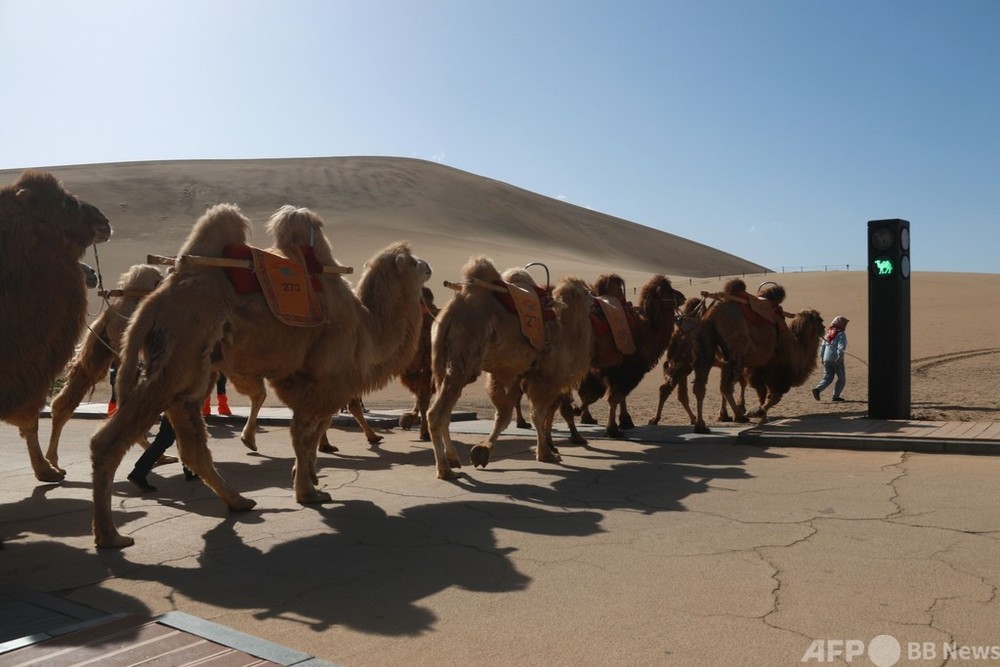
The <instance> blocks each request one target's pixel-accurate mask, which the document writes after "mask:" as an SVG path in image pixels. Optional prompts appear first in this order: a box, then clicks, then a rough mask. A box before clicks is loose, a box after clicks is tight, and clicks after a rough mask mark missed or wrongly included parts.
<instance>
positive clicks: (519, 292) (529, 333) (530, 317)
mask: <svg viewBox="0 0 1000 667" xmlns="http://www.w3.org/2000/svg"><path fill="white" fill-rule="evenodd" d="M506 287H507V293H508V294H510V298H511V299H512V300H513V301H514V308H515V309H516V310H517V316H518V319H520V320H521V333H522V334H524V337H525V338H527V339H528V341H530V342H531V346H532V347H534V348H535V349H536V350H540V349H542V348H543V347H545V321H544V319H543V317H542V302H541V300H540V299H539V298H538V293H537V292H535V291H534V290H527V289H524V288H523V287H519V286H517V285H514V284H513V283H507V284H506Z"/></svg>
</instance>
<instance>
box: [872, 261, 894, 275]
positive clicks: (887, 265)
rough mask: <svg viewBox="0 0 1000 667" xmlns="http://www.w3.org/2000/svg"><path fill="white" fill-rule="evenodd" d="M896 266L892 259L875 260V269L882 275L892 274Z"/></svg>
mask: <svg viewBox="0 0 1000 667" xmlns="http://www.w3.org/2000/svg"><path fill="white" fill-rule="evenodd" d="M895 268H896V267H895V266H893V264H892V260H891V259H876V260H875V270H876V272H877V273H878V275H880V276H891V275H892V272H893V271H894V270H895Z"/></svg>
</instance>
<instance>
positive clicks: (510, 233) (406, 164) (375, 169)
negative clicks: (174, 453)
mask: <svg viewBox="0 0 1000 667" xmlns="http://www.w3.org/2000/svg"><path fill="white" fill-rule="evenodd" d="M51 171H52V172H53V173H55V174H56V175H57V176H58V177H59V178H60V179H61V180H62V181H63V183H64V184H65V186H66V187H67V188H68V189H69V190H70V191H72V192H74V193H76V194H78V195H79V196H81V197H83V198H84V199H86V200H88V201H90V202H91V203H93V204H95V205H97V206H98V207H100V208H101V209H102V210H103V211H104V212H105V214H106V215H107V216H108V217H109V218H110V219H111V222H112V225H113V226H114V229H115V235H114V237H113V238H112V240H111V241H110V242H109V243H106V244H104V245H102V246H100V247H99V249H98V252H99V253H100V254H99V258H98V259H99V262H100V267H101V270H102V273H103V277H104V282H105V285H106V286H108V287H113V286H114V283H115V282H116V280H117V278H118V275H119V274H120V273H121V272H123V271H124V270H125V269H127V268H128V267H129V266H130V265H131V264H134V263H138V262H142V261H144V260H145V257H146V255H147V254H162V255H173V254H175V253H176V251H177V249H178V247H179V246H180V244H181V242H182V241H183V240H184V238H185V237H186V235H187V233H188V232H189V231H190V229H191V226H192V224H193V222H194V221H195V220H196V219H197V218H198V216H200V215H201V214H202V213H203V212H204V210H205V209H206V208H207V207H209V206H212V205H214V204H217V203H220V202H229V203H235V204H238V205H239V206H240V207H241V208H242V209H243V210H244V212H246V213H247V215H248V216H249V217H250V218H251V219H252V220H253V221H254V223H255V226H256V230H257V231H256V237H255V243H256V244H257V245H261V246H266V245H268V239H266V238H265V236H264V233H263V222H264V221H265V220H266V219H267V217H268V216H269V215H270V214H271V213H272V212H273V211H274V210H275V209H276V208H277V207H279V206H281V205H283V204H286V203H292V204H295V205H299V206H308V207H310V208H313V209H314V210H316V211H317V212H318V213H319V214H320V215H321V216H322V217H323V218H324V220H325V221H326V223H327V230H326V231H327V235H328V236H329V237H330V240H331V242H332V244H333V247H334V249H335V253H336V255H337V257H338V259H339V260H340V261H342V262H343V263H346V264H349V265H353V266H355V267H357V268H358V269H360V267H361V266H362V265H363V263H364V261H365V260H366V259H367V258H368V257H370V256H371V255H372V254H373V253H374V252H375V251H376V250H377V249H379V248H381V247H383V246H384V245H386V244H388V243H390V242H393V241H397V240H401V239H407V240H409V241H410V242H411V243H412V245H413V247H414V250H415V252H416V253H417V254H418V255H420V256H422V257H424V258H425V259H427V260H428V261H429V262H430V263H431V265H432V266H433V268H434V272H435V275H434V278H433V279H432V282H431V286H432V287H433V288H434V290H435V293H436V294H437V299H438V301H439V303H442V302H443V301H445V300H446V299H447V298H449V296H450V294H449V291H448V290H446V289H445V288H443V287H441V281H442V280H445V279H451V280H454V279H457V278H458V277H459V276H460V269H461V266H462V265H463V264H464V263H465V261H466V260H467V259H468V258H469V257H470V256H472V255H476V254H486V255H487V256H489V257H491V258H492V259H493V260H494V262H495V263H496V264H497V265H498V267H500V268H507V267H511V266H523V265H525V264H527V263H529V262H533V261H541V262H544V263H545V264H546V265H547V266H548V268H549V270H550V272H551V275H552V278H553V279H555V278H556V277H558V276H561V275H563V274H566V273H574V274H577V275H580V276H581V277H583V278H585V279H587V280H589V281H592V280H594V279H595V278H596V277H597V276H598V275H599V274H600V273H605V272H609V271H615V272H618V273H621V274H622V275H623V276H624V277H625V279H626V281H627V283H628V285H629V288H630V289H631V290H638V289H639V288H640V287H641V285H642V283H644V282H645V281H646V280H647V279H648V278H649V277H650V276H651V275H652V274H653V273H665V274H666V275H668V276H669V277H670V278H671V279H673V280H674V283H675V286H676V287H677V288H678V289H680V290H681V291H683V292H684V293H685V294H687V295H688V296H696V295H698V293H699V292H700V291H702V290H708V291H718V290H719V289H721V286H722V283H723V281H724V280H725V278H727V277H729V276H733V275H745V276H746V282H747V283H748V285H750V286H751V287H756V286H757V284H758V283H759V282H762V281H764V280H776V281H778V282H780V283H782V284H783V285H784V286H785V287H786V289H787V291H788V299H787V301H786V309H788V310H793V311H795V310H800V309H804V308H815V309H817V310H819V311H820V313H822V314H823V316H824V319H825V320H826V321H827V322H829V320H831V319H832V318H833V317H834V316H835V315H838V314H843V315H846V316H847V317H849V318H850V320H851V325H850V327H849V330H848V334H849V339H850V348H849V354H850V357H849V360H848V375H849V388H848V391H847V392H846V395H847V396H848V398H849V399H850V401H848V402H846V403H841V404H831V403H826V402H825V403H821V404H817V403H816V402H815V401H814V400H813V399H812V397H811V395H810V394H809V392H808V387H809V386H811V384H812V383H814V382H815V381H816V380H818V377H814V378H812V379H811V380H810V382H809V383H807V386H806V387H802V388H798V389H794V390H793V391H792V392H791V393H790V394H789V395H788V397H787V398H786V399H785V400H784V401H783V402H782V403H781V404H779V405H778V406H777V408H775V410H774V411H772V414H773V415H774V416H775V417H779V418H780V417H782V416H796V415H804V414H809V413H811V412H817V411H822V412H831V411H838V412H842V413H844V414H847V415H852V416H863V415H864V412H865V409H866V401H867V363H868V361H867V357H868V350H867V337H868V322H867V319H868V317H867V314H868V313H867V276H866V274H865V273H864V272H862V271H852V272H847V271H832V272H822V273H819V272H813V273H787V274H777V275H775V274H768V275H764V267H761V266H759V265H757V264H754V263H753V262H751V261H747V260H744V259H741V258H738V257H734V256H732V255H730V254H727V253H723V252H719V251H717V250H714V249H712V248H709V247H707V246H704V245H701V244H698V243H696V242H694V241H691V240H687V239H682V238H679V237H677V236H673V235H670V234H666V233H664V232H660V231H657V230H653V229H650V228H648V227H643V226H641V225H637V224H635V223H632V222H629V221H626V220H621V219H618V218H614V217H611V216H607V215H604V214H601V213H597V212H595V211H590V210H587V209H584V208H580V207H577V206H573V205H571V204H567V203H565V202H561V201H558V200H555V199H551V198H548V197H543V196H541V195H537V194H534V193H531V192H527V191H525V190H522V189H519V188H516V187H514V186H511V185H508V184H505V183H501V182H498V181H495V180H491V179H488V178H484V177H481V176H477V175H474V174H469V173H466V172H462V171H458V170H456V169H452V168H449V167H445V166H442V165H439V164H436V163H432V162H425V161H420V160H411V159H403V158H368V157H347V158H317V159H287V160H238V161H231V160H225V161H222V160H220V161H175V162H145V163H123V164H102V165H80V166H68V167H57V168H53V169H51ZM17 175H18V171H10V170H8V171H0V179H2V180H3V181H4V182H12V181H14V180H16V178H17ZM86 260H87V261H89V262H90V263H95V259H94V258H93V256H90V257H88V258H86ZM914 269H915V271H914V274H913V278H912V312H913V316H912V322H911V338H912V355H913V384H912V396H913V401H912V402H913V411H914V414H915V416H918V417H922V418H930V419H946V418H953V419H987V420H995V419H998V418H1000V397H998V392H997V390H996V378H997V377H1000V336H998V335H997V327H998V317H997V312H998V310H997V308H996V305H995V304H996V303H998V302H1000V274H959V273H956V274H950V273H929V272H921V271H920V270H919V262H918V261H917V262H916V263H915V266H914ZM536 270H537V269H536ZM537 271H539V274H538V277H539V278H540V279H543V278H544V273H542V272H541V271H540V270H537ZM99 308H100V302H99V300H98V299H96V297H94V298H92V306H91V318H92V319H93V318H95V317H96V316H97V313H98V312H99ZM659 382H660V380H659V372H658V371H653V372H652V373H651V374H650V375H649V376H647V379H646V380H645V381H644V382H643V384H642V385H640V386H639V388H638V389H637V390H636V391H635V392H634V394H633V396H632V397H631V398H630V405H631V406H632V407H633V415H634V416H635V417H636V419H637V420H642V421H645V420H646V419H647V418H648V417H649V416H650V415H651V413H652V410H653V408H654V407H655V401H656V388H657V386H658V385H659ZM712 382H714V380H712ZM105 391H106V388H103V387H102V388H99V391H98V397H99V398H101V397H102V392H105ZM713 394H714V392H713ZM236 400H237V401H239V398H237V399H236ZM373 400H378V401H381V402H383V403H386V404H389V405H390V406H392V407H404V406H408V404H409V403H410V398H409V396H408V394H406V392H405V391H404V390H402V389H401V388H399V387H395V386H394V387H390V388H389V389H386V390H384V391H383V392H381V393H380V395H379V396H378V397H377V398H376V399H373ZM463 403H464V404H465V405H466V406H468V407H471V408H473V409H476V410H478V411H479V412H481V413H483V414H490V410H489V406H488V404H487V403H486V401H485V398H484V395H483V393H482V390H481V388H480V387H479V386H475V387H470V388H468V389H467V390H466V393H465V395H464V396H463ZM709 409H710V410H712V411H715V410H717V409H718V401H717V398H716V397H715V396H714V395H712V396H711V403H710V407H709ZM595 415H597V416H599V418H600V417H601V416H602V415H603V413H602V411H601V409H598V410H597V411H595ZM667 420H668V421H674V422H675V423H683V422H682V421H681V419H680V412H679V410H678V409H676V408H674V407H671V408H669V409H668V412H667Z"/></svg>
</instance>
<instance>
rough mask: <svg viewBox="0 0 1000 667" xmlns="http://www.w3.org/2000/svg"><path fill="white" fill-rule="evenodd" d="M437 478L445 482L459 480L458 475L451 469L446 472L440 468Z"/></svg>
mask: <svg viewBox="0 0 1000 667" xmlns="http://www.w3.org/2000/svg"><path fill="white" fill-rule="evenodd" d="M437 478H438V479H443V480H450V479H458V474H457V473H456V472H455V471H454V470H452V469H451V468H448V469H446V470H442V469H441V468H438V471H437Z"/></svg>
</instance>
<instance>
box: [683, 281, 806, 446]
mask: <svg viewBox="0 0 1000 667" xmlns="http://www.w3.org/2000/svg"><path fill="white" fill-rule="evenodd" d="M723 292H724V293H726V294H728V295H730V296H737V297H739V298H746V285H745V284H744V283H743V281H742V280H740V279H738V278H737V279H734V280H731V281H729V282H728V283H726V285H725V287H724V288H723ZM823 331H824V327H823V318H822V317H821V316H820V314H819V313H818V312H816V311H815V310H803V311H800V312H799V313H798V314H796V315H795V317H794V318H793V319H792V321H791V323H790V324H789V325H788V326H784V325H783V324H781V323H771V322H767V321H763V320H760V319H759V318H756V317H752V316H750V315H748V314H747V313H746V312H745V311H744V307H743V306H742V305H741V304H739V303H737V302H735V301H731V300H726V299H724V300H722V301H718V302H716V303H715V304H713V305H712V306H710V307H709V308H708V310H707V311H706V312H705V315H704V317H703V318H702V321H701V329H700V332H699V335H698V341H697V347H696V350H695V378H694V386H693V391H694V395H695V399H696V401H697V411H696V415H695V432H697V433H709V432H710V431H709V429H708V427H707V426H706V425H705V421H704V417H703V406H704V400H705V385H706V382H707V379H708V373H709V371H710V370H711V369H712V367H713V366H714V365H715V364H716V356H717V355H718V356H721V358H722V359H724V360H725V362H724V365H723V367H722V379H721V382H720V387H721V390H722V393H723V396H724V397H725V401H726V402H728V403H729V406H730V407H731V408H732V410H733V414H734V416H735V419H736V420H737V421H747V416H746V414H745V413H744V411H743V408H742V406H740V405H739V404H738V403H737V402H736V400H735V398H734V397H733V387H734V385H735V383H736V382H737V381H738V380H739V379H740V376H741V375H744V374H746V377H747V379H748V381H749V384H750V386H752V387H754V388H755V389H756V390H757V392H758V395H759V396H760V398H761V406H760V408H759V409H758V410H757V411H756V415H757V416H758V417H759V419H760V423H761V424H764V423H766V422H767V412H768V410H769V409H770V408H772V407H774V406H775V405H776V404H777V403H778V401H780V400H781V398H782V397H783V396H784V395H785V394H786V393H788V390H789V389H791V388H792V387H795V386H798V385H800V384H802V383H803V382H805V381H806V379H808V377H809V375H810V374H811V373H812V372H813V370H815V368H816V363H817V360H816V357H817V353H818V351H819V341H820V336H821V335H822V334H823Z"/></svg>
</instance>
